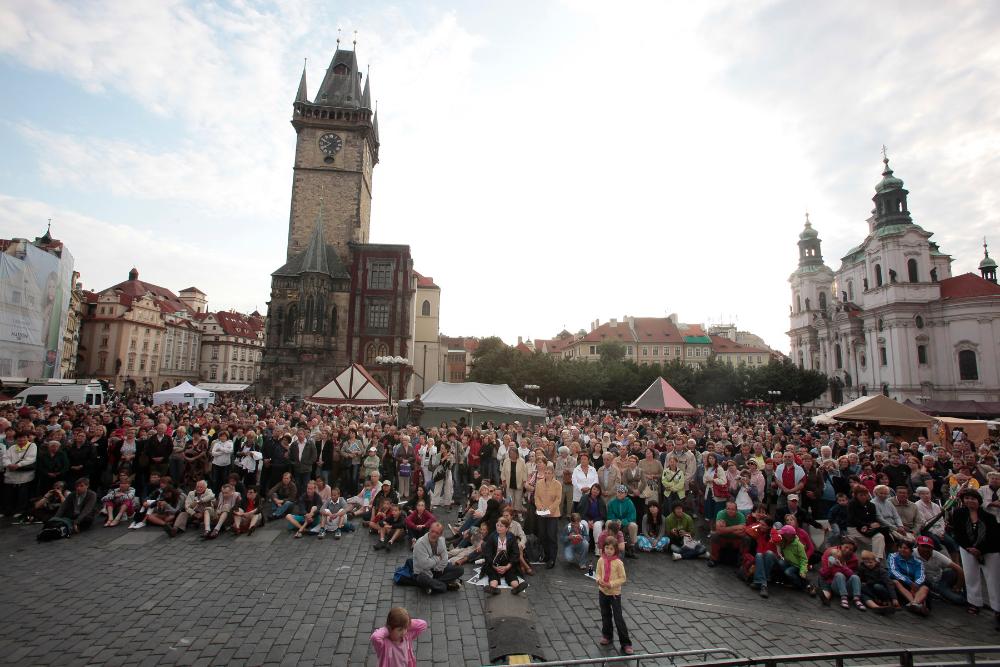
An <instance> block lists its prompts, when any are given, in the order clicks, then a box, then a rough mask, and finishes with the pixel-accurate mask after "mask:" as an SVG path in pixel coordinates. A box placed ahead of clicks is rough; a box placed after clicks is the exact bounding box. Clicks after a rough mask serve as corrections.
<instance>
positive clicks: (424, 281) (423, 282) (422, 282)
mask: <svg viewBox="0 0 1000 667" xmlns="http://www.w3.org/2000/svg"><path fill="white" fill-rule="evenodd" d="M413 275H415V276H416V277H417V287H427V288H430V289H441V288H440V287H438V286H437V285H435V284H434V279H433V278H431V277H430V276H423V275H420V274H419V273H417V272H416V271H414V272H413Z"/></svg>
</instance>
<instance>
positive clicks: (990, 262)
mask: <svg viewBox="0 0 1000 667" xmlns="http://www.w3.org/2000/svg"><path fill="white" fill-rule="evenodd" d="M979 268H980V269H995V268H997V263H996V260H994V259H993V258H992V257H990V256H989V255H986V257H983V259H982V261H981V262H979Z"/></svg>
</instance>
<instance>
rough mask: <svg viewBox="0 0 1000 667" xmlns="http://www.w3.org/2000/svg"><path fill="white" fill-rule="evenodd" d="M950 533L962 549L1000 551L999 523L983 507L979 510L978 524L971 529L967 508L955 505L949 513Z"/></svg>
mask: <svg viewBox="0 0 1000 667" xmlns="http://www.w3.org/2000/svg"><path fill="white" fill-rule="evenodd" d="M951 534H952V536H954V538H955V541H956V542H958V546H960V547H962V548H963V549H969V548H975V549H979V551H981V552H982V553H984V554H992V553H997V552H1000V524H998V523H997V520H996V517H994V516H993V515H992V514H990V513H989V512H987V511H986V510H984V509H980V510H979V524H978V526H977V528H976V529H973V527H972V524H971V523H969V510H968V509H967V508H965V507H957V508H955V511H954V512H952V514H951Z"/></svg>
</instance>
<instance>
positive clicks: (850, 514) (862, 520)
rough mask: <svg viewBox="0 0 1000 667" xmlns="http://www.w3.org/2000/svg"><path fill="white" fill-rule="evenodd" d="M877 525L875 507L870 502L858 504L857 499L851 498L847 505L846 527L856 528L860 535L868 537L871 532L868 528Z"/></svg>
mask: <svg viewBox="0 0 1000 667" xmlns="http://www.w3.org/2000/svg"><path fill="white" fill-rule="evenodd" d="M873 523H879V520H878V515H877V514H875V505H874V503H872V502H871V501H870V500H869V501H868V502H866V503H859V502H858V500H857V498H852V499H851V502H849V503H848V504H847V526H848V527H849V528H856V529H857V530H858V532H859V533H861V534H862V535H868V534H869V533H872V532H877V529H876V530H873V529H872V528H871V527H870V526H871V524H873Z"/></svg>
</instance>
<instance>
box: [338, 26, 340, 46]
mask: <svg viewBox="0 0 1000 667" xmlns="http://www.w3.org/2000/svg"><path fill="white" fill-rule="evenodd" d="M337 48H338V49H339V48H340V28H337Z"/></svg>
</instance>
